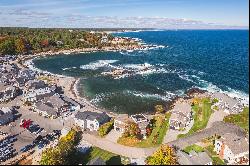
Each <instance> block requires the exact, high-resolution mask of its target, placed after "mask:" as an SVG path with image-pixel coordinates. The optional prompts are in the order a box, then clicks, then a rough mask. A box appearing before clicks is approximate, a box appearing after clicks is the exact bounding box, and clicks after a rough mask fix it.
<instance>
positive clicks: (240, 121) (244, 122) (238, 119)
mask: <svg viewBox="0 0 250 166" xmlns="http://www.w3.org/2000/svg"><path fill="white" fill-rule="evenodd" d="M223 121H224V122H227V123H233V124H235V125H238V126H239V127H241V128H243V129H244V130H245V131H246V132H247V133H248V132H249V107H245V108H244V110H243V111H242V112H241V113H239V114H235V115H228V116H226V117H225V118H224V119H223Z"/></svg>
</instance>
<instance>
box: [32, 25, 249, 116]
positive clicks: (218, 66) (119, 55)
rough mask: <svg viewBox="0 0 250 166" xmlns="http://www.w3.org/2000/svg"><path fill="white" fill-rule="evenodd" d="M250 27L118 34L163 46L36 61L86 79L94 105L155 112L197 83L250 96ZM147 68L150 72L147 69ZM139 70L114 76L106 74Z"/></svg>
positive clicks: (85, 91) (83, 86) (83, 87)
mask: <svg viewBox="0 0 250 166" xmlns="http://www.w3.org/2000/svg"><path fill="white" fill-rule="evenodd" d="M248 34H249V31H247V30H179V31H144V32H129V33H117V34H114V35H117V36H128V37H135V38H140V39H142V40H143V42H145V43H147V44H155V45H162V46H164V48H155V49H152V50H145V51H133V52H95V53H81V54H74V55H60V56H54V57H48V58H41V59H36V60H34V64H35V66H36V67H37V68H39V69H42V70H46V71H49V72H51V73H55V74H62V75H68V76H75V77H80V78H82V80H81V81H80V84H79V87H78V88H79V92H80V94H81V95H83V96H86V97H87V98H88V99H89V100H91V102H92V103H94V104H96V105H98V106H100V107H104V108H106V109H108V110H111V111H115V112H123V113H129V114H132V113H136V112H149V111H152V109H153V107H154V105H156V104H164V103H166V101H169V100H171V99H172V98H173V97H175V96H176V95H183V94H184V92H185V91H186V90H187V89H189V88H191V87H199V88H203V89H207V90H209V91H223V92H226V93H228V94H229V95H231V96H237V97H244V98H248V97H249V93H248V92H249V65H248V62H249V47H248V43H249V39H248ZM143 66H148V70H146V71H142V70H141V69H142V68H143ZM112 69H128V70H131V71H136V74H135V75H132V76H126V75H124V77H122V78H120V79H114V78H112V77H110V76H104V75H103V74H102V72H106V71H110V70H112Z"/></svg>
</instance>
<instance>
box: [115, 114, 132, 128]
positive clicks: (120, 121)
mask: <svg viewBox="0 0 250 166" xmlns="http://www.w3.org/2000/svg"><path fill="white" fill-rule="evenodd" d="M130 121H132V119H130V118H129V116H128V114H119V115H118V116H117V117H115V119H114V130H115V131H118V132H121V133H123V132H124V131H125V129H126V127H127V126H128V123H129V122H130Z"/></svg>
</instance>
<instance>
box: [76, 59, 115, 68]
mask: <svg viewBox="0 0 250 166" xmlns="http://www.w3.org/2000/svg"><path fill="white" fill-rule="evenodd" d="M115 62H118V60H98V61H95V62H91V63H89V64H87V65H81V66H80V68H81V69H83V70H96V69H99V68H102V67H112V65H110V64H112V63H115Z"/></svg>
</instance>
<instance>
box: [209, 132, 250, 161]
mask: <svg viewBox="0 0 250 166" xmlns="http://www.w3.org/2000/svg"><path fill="white" fill-rule="evenodd" d="M214 151H216V153H217V154H218V155H219V157H220V158H221V159H222V160H224V161H225V162H226V163H228V164H249V142H248V140H247V138H245V137H239V136H237V135H236V134H233V133H227V134H224V135H222V136H221V138H220V139H217V140H215V148H214Z"/></svg>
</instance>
